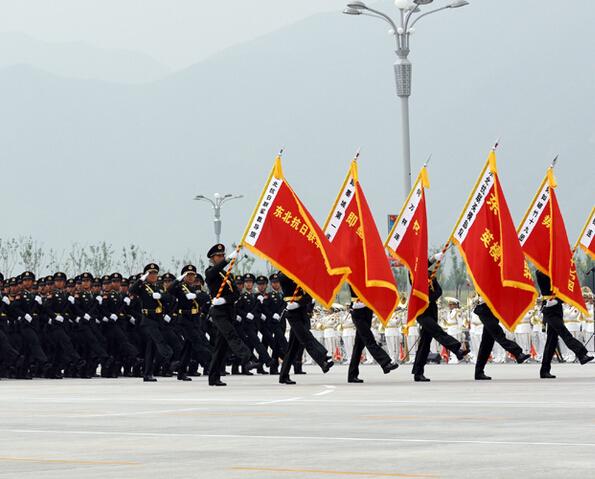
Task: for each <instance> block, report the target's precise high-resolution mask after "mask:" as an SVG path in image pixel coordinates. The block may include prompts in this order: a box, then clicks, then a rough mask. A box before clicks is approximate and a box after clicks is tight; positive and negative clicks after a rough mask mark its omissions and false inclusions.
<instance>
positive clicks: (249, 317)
mask: <svg viewBox="0 0 595 479" xmlns="http://www.w3.org/2000/svg"><path fill="white" fill-rule="evenodd" d="M246 317H247V318H248V319H254V315H253V314H252V313H248V314H246Z"/></svg>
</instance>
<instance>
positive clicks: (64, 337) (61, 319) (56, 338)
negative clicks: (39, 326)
mask: <svg viewBox="0 0 595 479" xmlns="http://www.w3.org/2000/svg"><path fill="white" fill-rule="evenodd" d="M53 282H54V288H53V291H52V292H51V293H50V294H49V295H48V296H47V297H46V299H45V302H44V303H43V309H44V310H45V312H46V313H47V315H48V339H49V341H50V343H51V345H52V350H53V355H52V368H51V370H50V371H48V377H50V378H53V379H62V371H63V370H65V369H67V368H69V367H71V368H73V369H74V371H73V372H74V373H76V375H78V374H80V372H82V371H83V368H84V366H85V364H86V363H85V361H84V360H82V359H81V357H80V356H79V354H78V352H77V351H76V350H75V348H74V346H73V344H72V341H71V339H70V335H69V332H70V327H71V317H72V316H73V314H72V306H73V304H74V297H72V296H71V295H70V294H69V293H68V292H67V291H66V290H65V289H64V288H65V286H66V274H64V273H62V272H58V273H56V274H54V277H53ZM70 298H72V299H70Z"/></svg>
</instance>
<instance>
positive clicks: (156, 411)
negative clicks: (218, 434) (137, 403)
mask: <svg viewBox="0 0 595 479" xmlns="http://www.w3.org/2000/svg"><path fill="white" fill-rule="evenodd" d="M205 410H208V408H205V407H189V408H183V409H154V410H152V411H134V412H114V413H105V414H71V415H59V414H58V415H55V416H54V415H52V416H51V417H56V416H57V417H65V418H83V417H117V416H145V415H151V414H169V413H175V412H191V411H205ZM44 417H47V416H44Z"/></svg>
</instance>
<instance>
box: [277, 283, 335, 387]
mask: <svg viewBox="0 0 595 479" xmlns="http://www.w3.org/2000/svg"><path fill="white" fill-rule="evenodd" d="M279 279H280V281H281V287H282V289H283V293H284V294H285V301H286V303H287V305H286V307H285V308H286V309H285V314H286V318H287V322H288V323H289V326H290V327H291V331H290V334H289V347H288V349H287V354H286V355H285V359H284V360H283V366H282V367H281V371H280V373H279V382H280V383H281V384H295V382H294V381H292V380H291V379H290V377H289V368H290V367H291V365H292V364H293V363H294V361H295V360H296V355H297V354H298V353H299V351H300V349H301V348H300V346H301V347H303V348H304V349H305V350H306V351H308V354H310V356H311V357H312V359H313V360H314V361H316V363H317V364H318V365H319V366H320V368H321V369H322V372H324V373H326V372H328V370H329V369H330V368H331V367H332V366H333V364H334V363H333V360H332V358H331V357H329V355H328V351H327V350H326V349H325V347H324V346H323V345H322V344H320V342H318V341H317V340H316V338H315V337H314V336H313V335H312V332H311V331H310V316H311V313H312V297H311V296H310V295H309V294H307V293H306V292H304V291H303V290H302V289H301V288H299V287H298V286H297V285H296V283H295V282H294V281H293V280H292V279H291V278H289V277H288V276H286V275H284V274H283V273H279Z"/></svg>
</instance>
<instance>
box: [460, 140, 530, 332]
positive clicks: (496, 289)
mask: <svg viewBox="0 0 595 479" xmlns="http://www.w3.org/2000/svg"><path fill="white" fill-rule="evenodd" d="M451 239H452V241H453V242H454V244H455V245H456V246H457V248H458V249H459V252H460V253H461V256H462V257H463V260H464V261H465V264H466V266H467V271H468V272H469V276H470V277H471V279H472V281H473V284H474V286H475V288H476V290H477V291H478V293H479V294H480V295H481V296H482V298H483V300H484V301H485V302H486V304H487V305H488V306H489V307H490V309H491V311H492V313H493V314H494V315H495V316H496V317H497V318H498V319H499V320H500V322H501V323H502V324H504V326H506V328H508V330H510V331H513V330H514V328H515V326H516V325H517V323H518V322H519V321H521V320H522V318H523V316H524V315H525V313H526V312H527V311H528V310H529V309H530V308H532V307H533V305H534V304H535V299H536V298H537V291H536V290H535V286H534V284H533V279H532V277H531V273H530V271H529V267H528V265H527V262H526V261H525V258H524V256H523V252H522V250H521V246H520V244H519V240H518V238H517V235H516V230H515V227H514V223H513V221H512V216H511V215H510V211H509V209H508V205H507V203H506V199H505V198H504V193H503V191H502V188H501V185H500V180H499V178H498V170H497V168H496V153H495V151H494V150H492V151H491V152H490V155H489V157H488V161H487V162H486V164H485V166H484V168H483V170H482V172H481V174H480V176H479V179H478V181H477V183H476V184H475V187H474V188H473V191H472V193H471V196H470V197H469V199H468V200H467V203H466V205H465V208H464V209H463V213H462V214H461V217H460V218H459V221H458V222H457V224H456V226H455V229H454V231H453V235H452V237H451Z"/></svg>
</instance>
